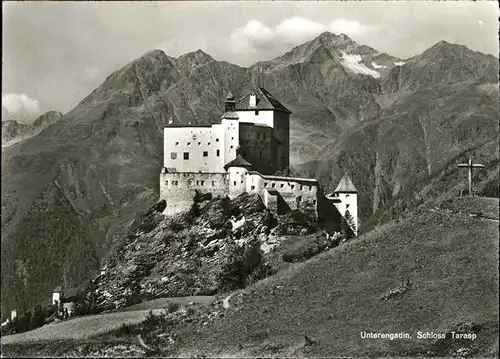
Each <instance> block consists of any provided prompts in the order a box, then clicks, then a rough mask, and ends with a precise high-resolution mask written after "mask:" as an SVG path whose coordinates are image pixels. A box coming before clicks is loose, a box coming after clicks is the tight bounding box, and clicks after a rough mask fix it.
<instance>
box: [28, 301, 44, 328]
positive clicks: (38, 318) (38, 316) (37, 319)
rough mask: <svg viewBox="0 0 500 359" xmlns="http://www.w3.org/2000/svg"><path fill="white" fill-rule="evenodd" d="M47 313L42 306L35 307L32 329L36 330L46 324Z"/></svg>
mask: <svg viewBox="0 0 500 359" xmlns="http://www.w3.org/2000/svg"><path fill="white" fill-rule="evenodd" d="M45 318H46V313H45V311H44V310H43V309H42V307H41V306H40V305H37V306H36V307H35V310H34V312H33V315H32V316H31V318H30V319H31V323H30V329H36V328H39V327H41V326H43V325H44V324H45Z"/></svg>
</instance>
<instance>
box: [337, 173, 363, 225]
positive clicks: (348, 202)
mask: <svg viewBox="0 0 500 359" xmlns="http://www.w3.org/2000/svg"><path fill="white" fill-rule="evenodd" d="M334 195H335V197H336V198H338V199H339V201H338V202H334V204H335V207H337V209H338V211H339V212H340V214H341V215H342V216H344V218H345V217H346V213H348V214H349V215H350V216H351V217H352V219H353V225H354V228H352V229H353V231H354V234H355V235H358V228H359V218H358V190H357V189H356V187H354V184H353V183H352V181H351V178H350V177H349V175H348V174H347V173H346V174H344V177H342V179H341V180H340V182H339V185H338V186H337V188H336V189H335V191H334Z"/></svg>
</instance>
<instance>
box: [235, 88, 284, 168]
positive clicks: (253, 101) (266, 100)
mask: <svg viewBox="0 0 500 359" xmlns="http://www.w3.org/2000/svg"><path fill="white" fill-rule="evenodd" d="M236 113H237V114H238V117H239V122H240V123H245V124H254V125H257V126H265V127H268V128H270V129H272V134H271V139H270V140H271V141H270V149H269V158H270V161H268V162H270V163H269V164H270V165H271V167H272V168H274V171H277V170H284V169H287V168H289V166H290V164H289V163H290V162H289V161H290V114H291V112H290V110H289V109H287V108H286V107H285V106H284V105H283V104H282V103H281V102H279V101H278V100H277V99H276V98H275V97H274V96H273V95H271V94H270V93H269V92H268V91H267V90H266V89H265V88H263V87H258V88H256V89H254V90H253V91H252V92H250V93H249V94H247V95H246V96H243V97H242V98H240V99H238V101H237V102H236ZM245 128H248V129H249V130H250V127H248V126H246V127H245ZM249 137H252V135H250V136H249ZM271 174H272V173H271Z"/></svg>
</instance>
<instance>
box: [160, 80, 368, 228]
mask: <svg viewBox="0 0 500 359" xmlns="http://www.w3.org/2000/svg"><path fill="white" fill-rule="evenodd" d="M290 114H291V112H290V110H288V109H287V108H286V107H285V106H284V105H283V104H282V103H280V102H279V101H278V100H277V99H276V98H274V97H273V96H272V95H271V94H270V93H269V92H268V91H267V90H265V89H264V88H262V87H258V88H256V89H255V90H254V91H253V92H252V93H250V94H248V95H247V96H244V97H242V98H241V99H239V100H238V101H236V100H235V98H234V97H233V95H232V94H231V93H229V94H228V96H227V98H226V102H225V112H224V115H223V116H222V117H221V118H220V120H219V121H217V122H216V123H213V124H210V125H173V124H170V125H168V126H165V127H164V142H163V146H164V147H163V150H164V160H163V169H162V171H161V174H160V199H164V200H165V201H166V208H165V211H164V213H165V214H174V213H178V212H182V211H186V210H188V209H189V208H190V207H191V205H192V203H193V198H194V195H195V193H196V191H197V190H198V191H200V192H202V193H203V192H210V193H212V194H213V195H215V196H217V195H220V196H228V197H229V198H230V199H233V198H235V197H237V196H239V195H240V194H242V193H243V192H248V193H257V194H259V195H260V197H261V198H262V201H263V202H264V204H265V206H266V207H267V208H269V209H270V210H271V211H273V212H275V213H278V214H280V213H285V212H287V211H289V210H294V209H298V210H300V211H302V212H308V213H309V214H313V215H315V216H316V217H318V218H322V217H324V216H328V214H326V213H332V211H331V210H332V209H334V210H336V212H337V214H340V215H341V216H344V217H345V216H346V211H348V213H349V215H350V216H351V217H352V221H351V228H352V230H353V232H354V233H355V234H356V233H357V230H358V228H359V220H358V205H357V190H356V188H355V187H354V185H353V183H352V181H351V179H350V178H349V176H348V175H347V174H345V175H344V177H343V178H342V180H341V181H340V183H339V185H338V187H337V188H336V190H335V191H334V193H332V194H329V195H325V194H324V193H323V192H322V190H321V188H320V186H319V183H318V181H317V180H316V179H313V178H296V177H288V176H276V175H273V174H275V173H276V172H277V171H280V172H283V171H287V170H288V168H289V157H290Z"/></svg>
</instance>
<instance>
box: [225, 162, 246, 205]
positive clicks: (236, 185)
mask: <svg viewBox="0 0 500 359" xmlns="http://www.w3.org/2000/svg"><path fill="white" fill-rule="evenodd" d="M224 169H225V170H226V171H227V172H229V198H230V199H233V198H236V197H238V196H239V195H240V194H242V193H243V192H245V191H246V185H247V184H246V178H247V173H248V171H250V170H251V169H252V164H251V163H250V162H248V161H247V160H245V159H244V158H243V157H242V156H241V154H239V153H238V155H237V156H236V158H235V159H234V160H232V161H230V162H228V163H226V165H225V166H224Z"/></svg>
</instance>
